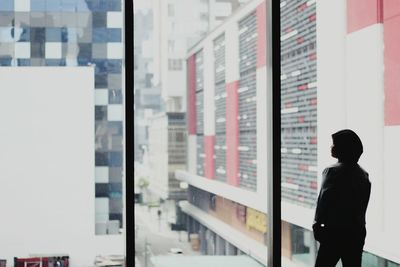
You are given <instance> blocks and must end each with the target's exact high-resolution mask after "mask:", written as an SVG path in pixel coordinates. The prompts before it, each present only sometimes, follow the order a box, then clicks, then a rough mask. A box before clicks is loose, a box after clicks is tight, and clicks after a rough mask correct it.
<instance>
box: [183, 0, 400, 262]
mask: <svg viewBox="0 0 400 267" xmlns="http://www.w3.org/2000/svg"><path fill="white" fill-rule="evenodd" d="M257 5H258V6H257ZM363 5H364V3H362V1H356V0H343V1H335V2H328V1H326V2H324V1H321V2H318V3H317V1H314V0H309V1H281V3H280V13H281V51H280V52H281V101H282V102H281V108H282V109H281V119H282V128H281V135H282V140H281V145H282V147H281V157H282V158H281V159H282V166H281V168H282V169H281V170H282V184H281V186H282V200H281V207H282V256H283V262H284V264H285V266H313V264H314V261H315V257H316V252H317V248H318V244H317V242H316V241H315V240H314V238H313V235H312V229H311V226H312V222H313V216H314V211H315V210H314V209H315V204H316V197H317V195H318V189H319V188H320V186H321V184H322V180H321V173H322V170H323V168H325V167H327V166H328V165H329V164H331V163H334V162H335V160H334V159H331V157H330V151H329V148H330V145H331V143H330V142H331V134H332V133H334V132H335V131H338V130H340V129H343V128H352V129H354V130H355V131H356V132H357V133H358V134H359V135H360V137H361V139H362V140H363V142H364V148H365V149H364V151H365V152H364V155H363V156H362V157H361V160H360V164H361V165H362V166H363V167H365V168H366V169H367V171H369V173H370V179H371V182H372V186H373V190H372V193H371V200H370V206H369V209H368V213H367V232H368V235H367V239H366V243H365V247H364V254H363V264H365V265H366V266H398V265H399V264H398V263H399V262H400V257H399V254H398V250H396V248H397V247H398V246H397V245H396V241H395V240H396V239H398V236H399V233H398V229H397V227H395V225H396V224H398V222H399V218H398V216H395V215H394V214H395V213H396V212H395V210H396V208H395V205H396V204H395V203H397V196H396V193H395V190H393V188H397V187H398V180H397V179H395V178H394V177H395V176H396V170H395V165H396V164H395V160H394V159H395V158H396V156H395V153H396V152H395V151H397V150H398V149H399V143H398V141H396V140H397V139H396V138H395V136H396V134H397V135H398V129H397V128H398V127H397V125H398V121H399V119H398V118H399V117H400V116H399V114H400V113H399V112H398V110H399V109H398V108H397V107H398V106H400V105H398V103H397V102H398V101H397V100H398V97H397V93H396V90H397V89H396V88H397V87H396V86H397V85H398V84H399V82H398V80H399V79H397V78H396V77H397V76H396V75H395V73H396V70H397V69H398V65H399V64H398V63H399V62H398V61H399V60H398V52H397V50H398V49H397V46H396V45H395V44H396V40H399V34H398V31H396V29H398V24H399V23H398V19H397V18H398V13H399V12H398V10H400V8H399V5H398V4H395V3H394V2H384V1H379V0H376V1H371V2H370V3H368V5H367V6H366V7H364V6H363ZM262 12H265V6H262V1H250V2H249V3H248V4H247V5H246V6H244V7H243V8H242V9H240V10H239V11H237V12H236V13H235V14H234V15H233V16H232V17H230V18H229V19H227V20H226V21H225V22H224V23H222V24H221V25H220V26H219V27H217V28H216V29H215V30H214V31H213V32H211V33H209V34H208V35H207V36H206V37H205V38H204V39H202V40H201V41H200V42H198V43H197V44H196V45H194V46H193V47H191V48H190V49H189V52H188V54H189V55H188V59H187V73H188V85H187V88H188V91H187V92H188V93H187V101H188V105H187V107H188V111H187V116H188V168H187V170H186V171H177V172H176V175H177V177H178V179H179V180H182V181H185V182H187V183H188V184H189V190H188V202H186V203H181V207H182V210H183V212H184V213H186V215H187V228H188V232H189V233H197V234H198V235H199V238H200V250H201V252H202V253H203V254H208V255H221V254H239V253H245V254H248V255H251V256H252V257H254V258H255V259H257V260H259V261H260V262H261V263H264V264H266V255H265V254H263V253H262V252H263V251H264V253H266V246H265V244H266V241H267V238H268V227H267V225H266V222H267V220H266V218H267V214H266V204H267V200H266V198H265V196H266V188H265V186H266V184H267V180H266V176H265V174H266V173H267V171H266V170H265V166H266V162H268V158H267V157H266V154H265V153H266V151H267V147H265V146H264V145H265V144H266V143H267V138H268V136H267V134H266V130H265V129H264V127H265V125H266V118H267V116H266V115H267V114H266V113H265V112H266V111H265V110H263V107H265V105H266V93H265V90H266V89H267V86H266V80H265V79H266V73H267V72H266V69H265V62H264V64H262V63H261V62H263V60H265V55H266V54H265V53H266V47H265V44H262V40H263V39H265V26H264V28H263V26H262V24H261V23H260V22H261V21H263V19H264V22H265V17H263V16H265V13H262ZM366 14H368V15H366ZM333 19H335V21H336V23H334V24H332V20H333ZM267 56H268V55H267ZM253 101H254V102H253ZM254 124H255V125H254ZM262 196H263V197H264V198H263V197H262ZM275 201H279V200H275ZM396 263H397V264H396ZM368 264H369V265H368Z"/></svg>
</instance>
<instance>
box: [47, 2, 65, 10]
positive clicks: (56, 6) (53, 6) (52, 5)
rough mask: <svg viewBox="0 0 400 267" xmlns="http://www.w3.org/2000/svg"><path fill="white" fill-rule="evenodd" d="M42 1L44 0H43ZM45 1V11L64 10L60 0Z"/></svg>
mask: <svg viewBox="0 0 400 267" xmlns="http://www.w3.org/2000/svg"><path fill="white" fill-rule="evenodd" d="M43 2H44V1H43ZM45 2H46V10H47V11H60V10H64V7H63V6H62V3H61V0H50V1H49V0H47V1H45Z"/></svg>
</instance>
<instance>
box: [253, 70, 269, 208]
mask: <svg viewBox="0 0 400 267" xmlns="http://www.w3.org/2000/svg"><path fill="white" fill-rule="evenodd" d="M256 75H257V87H256V88H257V89H256V90H257V91H256V96H257V162H258V164H257V193H258V194H260V195H263V196H265V199H267V173H268V170H267V164H264V163H265V162H268V156H267V149H268V147H267V138H272V136H268V134H267V123H266V119H267V115H268V114H267V105H266V104H265V100H266V99H267V67H266V66H264V67H262V68H258V69H257V74H256ZM260 163H261V164H260ZM265 201H267V200H265Z"/></svg>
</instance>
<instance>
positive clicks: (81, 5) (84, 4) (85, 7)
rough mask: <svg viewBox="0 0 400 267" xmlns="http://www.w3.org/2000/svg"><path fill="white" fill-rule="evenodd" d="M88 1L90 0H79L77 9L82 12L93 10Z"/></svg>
mask: <svg viewBox="0 0 400 267" xmlns="http://www.w3.org/2000/svg"><path fill="white" fill-rule="evenodd" d="M88 2H89V1H88V0H86V1H83V0H79V1H78V2H76V10H77V11H81V12H82V11H89V10H91V9H90V6H89V3H88Z"/></svg>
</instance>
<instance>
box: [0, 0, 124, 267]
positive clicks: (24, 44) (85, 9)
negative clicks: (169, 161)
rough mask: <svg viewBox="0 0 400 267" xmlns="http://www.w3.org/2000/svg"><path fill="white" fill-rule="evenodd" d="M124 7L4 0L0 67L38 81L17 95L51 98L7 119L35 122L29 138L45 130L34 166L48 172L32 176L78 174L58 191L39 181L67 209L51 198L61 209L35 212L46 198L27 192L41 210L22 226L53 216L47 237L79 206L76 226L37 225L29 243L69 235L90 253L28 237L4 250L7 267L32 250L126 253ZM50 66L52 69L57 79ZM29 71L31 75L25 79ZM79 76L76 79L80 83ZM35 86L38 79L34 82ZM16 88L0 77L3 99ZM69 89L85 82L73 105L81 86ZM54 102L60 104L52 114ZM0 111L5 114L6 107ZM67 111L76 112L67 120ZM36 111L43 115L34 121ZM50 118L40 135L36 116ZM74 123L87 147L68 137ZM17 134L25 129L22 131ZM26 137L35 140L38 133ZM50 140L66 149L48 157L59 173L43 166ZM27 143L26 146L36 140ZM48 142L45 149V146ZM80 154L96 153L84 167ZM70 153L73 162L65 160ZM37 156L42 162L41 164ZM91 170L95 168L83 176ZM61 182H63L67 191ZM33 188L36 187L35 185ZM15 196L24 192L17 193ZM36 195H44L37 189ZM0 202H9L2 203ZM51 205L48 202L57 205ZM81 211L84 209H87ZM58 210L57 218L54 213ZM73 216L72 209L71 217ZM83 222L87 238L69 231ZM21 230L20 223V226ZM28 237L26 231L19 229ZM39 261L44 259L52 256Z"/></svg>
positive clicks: (82, 261) (73, 258)
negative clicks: (76, 161) (77, 159)
mask: <svg viewBox="0 0 400 267" xmlns="http://www.w3.org/2000/svg"><path fill="white" fill-rule="evenodd" d="M123 4H124V1H122V0H116V1H115V0H114V1H103V0H101V1H100V0H51V1H43V0H40V1H39V0H7V1H1V3H0V42H1V44H0V66H1V68H0V71H1V72H2V73H7V72H10V73H11V74H10V77H13V76H12V75H14V74H15V73H21V74H20V75H21V77H20V78H22V79H21V80H26V81H32V85H31V86H28V88H26V89H24V90H28V91H26V92H25V93H21V95H20V97H19V98H20V99H24V97H27V96H29V97H28V98H31V99H32V103H35V101H36V100H35V99H36V98H35V97H38V98H39V96H40V97H42V98H43V99H46V101H47V102H44V104H43V106H41V107H39V106H35V105H33V104H29V103H26V105H22V104H20V103H19V102H18V107H19V111H20V114H25V116H24V120H22V118H21V120H17V117H18V114H13V113H8V115H7V116H11V117H12V116H14V115H15V116H16V119H15V121H20V122H21V123H25V122H26V124H27V125H30V126H31V128H30V130H29V134H28V132H27V133H26V134H27V135H30V134H39V133H40V134H39V135H40V137H41V138H42V139H40V140H41V141H40V140H39V141H38V143H37V150H33V151H34V152H35V153H34V154H35V157H32V158H31V159H30V160H29V162H30V163H31V164H33V166H36V167H35V168H37V169H35V170H39V169H40V168H44V169H43V170H42V172H43V175H41V176H42V177H35V176H34V175H32V177H30V179H31V181H32V183H33V184H34V185H35V186H36V184H38V185H39V184H40V183H41V181H43V179H45V177H47V176H46V175H48V174H49V173H51V172H54V173H53V176H54V179H57V177H58V176H60V177H63V175H62V173H68V174H69V175H70V176H72V177H66V179H65V181H59V182H58V183H59V185H58V186H57V187H56V188H54V187H52V186H54V185H53V184H51V183H50V184H48V185H46V184H42V185H41V188H46V190H47V191H49V192H53V191H54V192H58V191H59V195H57V194H55V195H54V197H55V200H54V202H55V203H58V202H60V201H61V200H62V199H64V202H65V203H64V202H63V203H64V204H65V205H66V206H65V207H64V208H63V206H62V205H64V204H62V205H61V204H60V205H61V206H57V205H56V204H54V207H53V208H54V211H52V210H48V208H47V206H46V207H43V208H42V209H40V208H38V207H39V206H40V205H39V204H36V206H35V203H38V202H35V201H39V200H37V199H36V198H35V197H34V198H33V199H31V197H32V196H30V195H29V194H28V195H25V196H24V194H21V196H20V197H21V201H22V202H26V203H30V204H31V205H33V206H34V207H35V208H33V210H32V211H31V212H32V214H30V215H29V214H27V217H29V219H28V218H27V220H24V222H25V223H30V221H31V220H35V219H33V218H35V217H37V218H42V219H43V218H46V220H45V221H46V222H47V223H46V225H48V227H49V233H50V232H52V231H53V230H54V229H56V228H57V227H59V224H61V223H62V222H63V221H64V219H65V218H67V214H68V207H70V206H72V205H74V207H76V210H77V211H78V210H79V211H80V212H81V213H79V216H82V217H76V218H74V226H73V225H68V223H67V221H68V220H66V221H65V222H64V223H66V225H64V226H63V231H60V233H59V235H53V234H52V236H48V235H49V234H47V235H46V234H44V235H43V236H41V235H42V234H43V233H42V232H40V231H37V233H33V232H32V233H31V234H30V235H28V236H27V237H26V238H27V240H28V239H29V238H31V237H35V238H36V239H37V240H39V239H41V240H47V241H48V240H54V238H55V237H56V238H57V239H59V240H64V239H65V242H64V241H62V242H61V243H65V244H68V239H69V238H72V237H74V238H75V243H76V240H79V242H82V246H83V247H85V249H82V247H81V248H80V249H81V251H84V250H86V251H87V255H82V253H81V252H77V251H76V250H77V248H78V247H79V246H71V245H65V246H64V247H63V248H61V247H59V246H57V245H56V244H55V243H54V241H52V242H53V243H51V245H49V244H46V242H45V241H43V242H42V241H40V242H39V241H38V243H40V244H42V245H43V247H41V245H38V246H34V245H32V244H30V245H29V242H28V241H27V246H28V245H29V246H31V247H30V248H29V249H27V250H22V248H20V250H18V249H14V250H12V249H10V250H7V253H8V254H7V253H6V254H4V255H3V256H0V258H1V257H7V264H8V265H12V261H13V257H17V258H31V257H34V256H35V255H36V256H38V257H39V256H46V257H50V256H49V255H52V254H54V253H55V252H57V253H58V252H60V251H62V252H63V253H64V252H65V253H66V254H60V255H59V254H54V255H56V256H60V257H61V256H69V261H70V263H71V265H73V266H89V265H91V264H92V263H93V261H94V260H95V257H96V256H98V255H102V256H107V255H111V254H112V255H121V256H122V258H123V255H124V236H123V235H122V232H123V228H124V224H125V222H124V221H123V210H124V203H123V190H122V188H123V173H124V170H123V164H122V163H123V161H124V156H123V155H124V153H123V150H124V148H123V139H124V134H123V129H124V124H125V122H124V120H123V104H122V103H123V98H124V95H123V93H122V91H123V90H124V88H122V84H123V83H122V80H123V79H122V75H123V69H124V58H123V55H124V53H123V49H124V44H123V43H122V41H123V38H122V34H123V32H124V22H123V8H122V7H123ZM99 31H100V33H99ZM104 33H105V34H104ZM20 67H22V68H20ZM26 67H29V68H26ZM46 71H47V73H46ZM25 72H26V73H25ZM53 72H54V75H53V76H52V74H53ZM57 73H65V74H63V75H61V78H60V80H59V81H58V83H55V84H51V82H52V81H55V80H54V79H56V78H54V77H59V76H57V75H58V74H57ZM35 74H37V75H43V76H40V77H41V79H38V81H36V80H35V79H36V78H37V77H35ZM22 75H25V77H23V76H22ZM73 75H76V79H75V81H74V77H75V76H73ZM85 75H86V76H85ZM38 77H39V76H38ZM68 79H70V80H68ZM40 81H42V82H43V85H40ZM21 82H22V81H21ZM34 82H38V83H39V84H36V85H34ZM74 82H76V84H74ZM17 84H18V83H17V82H13V83H11V84H10V85H9V84H5V80H4V81H2V84H1V86H0V87H1V88H3V89H4V90H3V91H4V92H3V95H4V96H3V97H2V98H4V99H8V100H9V101H12V100H13V98H12V93H11V92H10V91H12V86H16V85H17ZM67 85H68V86H69V87H68V86H67ZM25 86H27V85H25ZM46 86H52V89H53V90H52V91H50V92H49V93H47V95H43V94H44V92H46V90H47V87H46ZM72 86H75V87H76V88H79V90H81V91H82V96H81V97H80V96H79V95H76V96H75V97H76V99H75V100H74V99H69V100H70V102H68V98H67V95H68V94H71V95H72V94H73V93H74V90H76V88H75V87H74V88H71V87H72ZM8 87H9V89H7V90H6V89H5V88H8ZM18 90H21V91H22V88H18ZM29 90H32V91H29ZM62 90H65V92H62ZM53 92H58V94H59V95H63V94H65V95H66V96H65V101H66V103H67V104H66V105H65V106H63V105H62V104H59V108H58V109H57V105H56V103H57V101H60V99H59V98H57V96H56V95H53V94H52V93H53ZM7 94H9V95H10V96H8V95H7ZM30 94H31V95H30ZM21 101H23V100H21ZM37 101H39V100H37ZM83 101H87V102H86V106H79V103H80V102H83ZM38 103H39V102H38ZM16 105H17V104H16ZM40 108H41V109H40ZM54 108H56V109H55V110H54V111H53V110H52V109H54ZM80 109H82V110H80ZM14 112H15V111H14ZM35 112H36V113H35ZM37 112H39V113H37ZM40 112H42V113H40ZM62 112H64V113H65V114H64V113H62ZM75 112H78V113H79V112H81V117H78V118H76V117H73V116H74V114H75ZM2 113H5V114H7V112H5V111H4V110H3V112H2ZM46 113H49V114H46ZM51 113H53V116H54V118H55V121H51V120H49V119H48V118H49V116H50V114H51ZM68 113H69V114H70V116H67V114H68ZM30 114H36V117H35V116H33V115H30ZM55 114H58V115H55ZM63 114H64V115H65V116H64V115H63ZM57 116H58V117H57ZM44 118H47V121H46V123H47V126H48V128H49V130H48V132H46V131H45V132H43V133H41V132H40V131H41V130H43V129H41V128H40V127H39V126H38V129H35V127H36V126H35V123H36V122H37V123H38V125H40V123H41V120H42V119H43V120H44ZM84 119H85V120H86V121H85V122H84V124H85V126H82V125H81V124H80V123H82V120H84ZM23 121H25V122H23ZM58 122H63V123H62V124H61V125H64V126H67V125H68V126H69V129H67V130H65V132H64V133H63V132H59V134H60V136H52V134H51V133H54V132H55V131H56V129H53V128H57V127H58V126H57V125H58ZM81 126H82V127H81ZM5 127H7V126H5ZM60 127H61V126H60ZM80 127H81V128H80ZM10 129H17V128H10ZM59 129H63V128H59ZM72 129H73V131H75V132H76V133H81V135H82V138H81V140H85V142H86V143H85V142H83V141H82V145H81V146H76V144H77V143H80V141H78V140H79V138H78V137H79V136H75V135H74V134H73V133H71V131H72ZM70 130H71V131H70ZM73 131H72V132H73ZM86 131H88V132H90V135H88V136H86ZM15 136H18V135H17V134H15ZM7 138H9V139H10V143H11V141H12V140H14V138H16V137H13V136H12V135H10V136H6V139H7ZM76 138H78V140H77V139H76ZM27 140H29V142H31V143H32V144H35V140H34V139H33V138H28V139H27ZM46 140H47V143H46ZM53 140H57V142H58V144H60V145H59V149H58V150H56V151H55V152H54V153H55V154H54V155H52V157H50V159H49V160H50V161H52V160H54V161H56V160H57V158H62V159H63V160H64V161H63V162H60V164H61V163H63V164H64V165H63V168H61V167H60V166H61V165H57V166H58V167H57V168H58V169H55V168H56V167H54V170H53V169H51V166H49V167H48V168H50V169H46V168H45V167H41V166H45V165H46V164H49V165H51V164H50V162H49V163H46V162H45V161H44V159H45V158H46V157H47V156H48V153H47V152H46V151H49V150H48V149H50V148H51V147H50V146H51V145H52V146H54V147H58V145H57V144H56V143H57V142H56V143H54V142H53ZM29 142H28V143H27V144H29V145H30V143H29ZM40 142H43V143H40ZM65 144H71V147H74V148H75V150H74V151H73V154H72V155H71V154H68V153H70V152H71V151H69V150H68V151H63V147H65V146H64V145H65ZM41 147H42V148H43V149H40V148H41ZM28 148H29V147H27V149H28ZM67 148H68V146H67ZM67 148H66V149H67ZM3 151H4V150H3ZM5 153H10V151H7V150H6V151H5ZM46 153H47V154H46ZM81 154H82V155H89V156H88V157H87V158H86V160H87V161H82V163H81V165H73V164H72V162H74V160H73V159H72V158H73V157H74V155H77V156H76V157H79V156H78V155H81ZM62 155H63V156H62ZM82 157H83V156H82ZM69 158H70V161H71V164H70V165H69V164H68V162H69V160H68V159H69ZM10 160H11V159H10ZM23 160H24V159H23V157H22V158H21V162H20V164H21V165H24V161H23ZM35 162H36V164H34V163H35ZM85 170H89V171H88V172H87V173H85V175H82V173H84V172H85ZM32 173H35V172H32ZM81 176H83V177H81ZM76 177H81V178H82V181H81V182H80V181H78V182H77V181H75V180H74V179H76ZM7 180H10V179H7ZM35 181H37V183H35ZM69 181H75V184H74V189H73V190H70V188H69V187H68V183H69ZM17 182H18V179H17V180H15V183H17ZM86 186H87V187H86ZM64 187H65V188H66V189H65V191H64V189H63V188H64ZM27 188H29V184H28V186H27ZM33 188H35V187H33ZM68 188H69V189H68ZM80 190H82V191H83V190H86V191H85V192H86V198H84V199H80V198H79V197H82V196H81V195H79V193H78V192H80ZM66 191H68V193H67V192H66ZM15 194H16V195H18V193H17V192H15ZM0 195H3V194H0ZM38 195H40V193H39V192H38ZM43 195H44V197H45V196H47V195H51V193H48V192H47V193H43ZM25 197H26V198H25ZM56 199H57V200H56ZM66 200H69V201H70V203H69V204H68V202H67V201H66ZM1 202H4V199H2V200H1ZM49 202H50V203H51V201H49ZM37 209H39V210H40V212H39V213H34V210H37ZM63 209H65V214H63V216H64V217H62V216H61V215H60V216H61V217H60V218H58V217H57V216H58V215H57V214H58V210H60V211H61V210H63ZM81 209H84V210H83V211H81ZM21 212H22V211H21ZM53 213H54V215H52V214H53ZM35 214H36V215H35ZM84 214H86V215H87V216H86V215H84ZM75 215H76V214H75ZM9 216H11V217H13V215H11V214H10V215H8V216H5V217H4V218H8V217H9ZM69 216H73V215H72V214H70V215H69ZM63 218H64V219H63ZM12 221H13V220H12ZM53 224H54V226H53ZM75 224H76V225H75ZM79 225H80V227H81V228H80V230H79V231H81V232H84V233H85V234H86V239H85V238H83V240H81V239H79V236H78V235H79V234H80V232H79V234H78V233H74V230H72V229H75V228H74V227H78V226H79ZM20 226H21V227H22V225H20ZM15 227H17V226H15ZM15 227H14V228H15ZM78 228H79V227H78ZM57 229H58V228H57ZM75 234H76V235H77V236H75ZM97 235H107V236H104V237H103V238H104V239H102V241H101V242H97V241H96V240H98V238H99V237H98V236H97ZM108 235H114V236H113V237H111V236H108ZM21 236H23V235H22V233H21ZM11 239H12V238H11ZM3 240H4V238H3ZM5 240H6V241H9V242H14V241H12V240H7V239H5ZM15 242H16V241H15ZM19 242H20V241H19ZM102 242H103V243H102ZM22 243H23V242H22ZM56 243H57V242H56ZM75 245H76V244H75ZM68 246H69V247H68ZM3 247H4V246H3ZM5 247H10V248H18V247H19V246H18V244H16V245H12V244H9V245H6V246H5ZM34 253H40V255H39V254H35V255H34ZM51 257H52V256H51ZM48 260H49V262H53V261H54V259H53V258H51V259H50V258H49V259H48ZM99 260H100V259H99ZM40 261H42V262H41V264H43V262H44V261H47V259H41V260H40ZM25 263H26V262H24V261H23V260H21V261H15V264H16V265H18V266H20V265H21V266H22V265H23V264H25ZM28 265H29V264H28ZM62 265H63V266H68V262H66V261H64V263H62Z"/></svg>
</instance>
